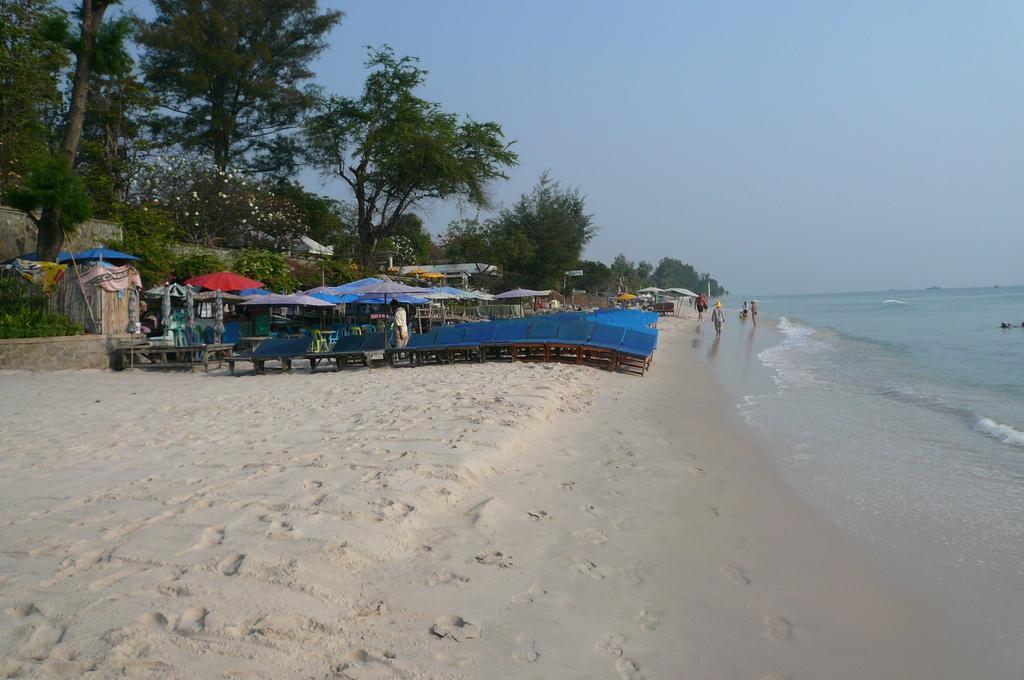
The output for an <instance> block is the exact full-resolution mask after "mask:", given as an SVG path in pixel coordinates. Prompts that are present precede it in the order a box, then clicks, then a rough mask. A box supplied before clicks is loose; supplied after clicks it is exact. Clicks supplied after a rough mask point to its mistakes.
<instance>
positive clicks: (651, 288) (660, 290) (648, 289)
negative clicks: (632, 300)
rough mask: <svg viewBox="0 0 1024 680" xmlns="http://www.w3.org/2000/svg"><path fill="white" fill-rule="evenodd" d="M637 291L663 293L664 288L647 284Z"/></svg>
mask: <svg viewBox="0 0 1024 680" xmlns="http://www.w3.org/2000/svg"><path fill="white" fill-rule="evenodd" d="M637 292H638V293H664V292H665V289H664V288H658V287H657V286H647V287H646V288H641V289H640V290H638V291H637Z"/></svg>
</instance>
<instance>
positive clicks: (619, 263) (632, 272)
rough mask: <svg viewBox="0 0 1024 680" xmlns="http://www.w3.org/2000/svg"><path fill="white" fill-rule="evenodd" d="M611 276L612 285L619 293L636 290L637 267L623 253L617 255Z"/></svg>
mask: <svg viewBox="0 0 1024 680" xmlns="http://www.w3.org/2000/svg"><path fill="white" fill-rule="evenodd" d="M611 274H612V283H613V285H614V286H615V288H616V290H617V291H619V292H625V291H628V290H630V289H634V290H635V289H636V267H635V266H633V263H632V262H630V261H629V260H627V259H626V256H625V255H623V254H622V253H619V254H618V255H616V256H615V259H614V260H613V261H612V266H611Z"/></svg>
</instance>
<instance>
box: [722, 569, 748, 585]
mask: <svg viewBox="0 0 1024 680" xmlns="http://www.w3.org/2000/svg"><path fill="white" fill-rule="evenodd" d="M718 570H719V571H720V572H722V575H723V576H725V577H726V578H727V579H729V580H730V581H732V582H733V583H735V584H736V585H738V586H746V585H750V578H749V577H748V576H747V574H746V572H744V571H743V570H742V569H740V568H739V567H731V566H728V565H723V566H721V567H719V568H718Z"/></svg>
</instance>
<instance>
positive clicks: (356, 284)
mask: <svg viewBox="0 0 1024 680" xmlns="http://www.w3.org/2000/svg"><path fill="white" fill-rule="evenodd" d="M381 283H384V279H375V278H373V277H372V276H371V277H369V278H365V279H359V280H358V281H352V282H351V283H343V284H341V285H340V286H335V287H334V289H333V290H332V292H333V293H336V294H344V293H358V292H359V291H361V290H363V289H364V288H370V287H371V286H376V285H378V284H381Z"/></svg>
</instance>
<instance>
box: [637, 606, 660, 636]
mask: <svg viewBox="0 0 1024 680" xmlns="http://www.w3.org/2000/svg"><path fill="white" fill-rule="evenodd" d="M636 620H637V621H639V622H640V630H646V631H652V630H655V629H656V628H657V627H658V624H659V623H661V617H660V616H659V615H658V614H657V613H656V612H653V611H651V610H650V609H641V610H640V613H639V614H637V616H636Z"/></svg>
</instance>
